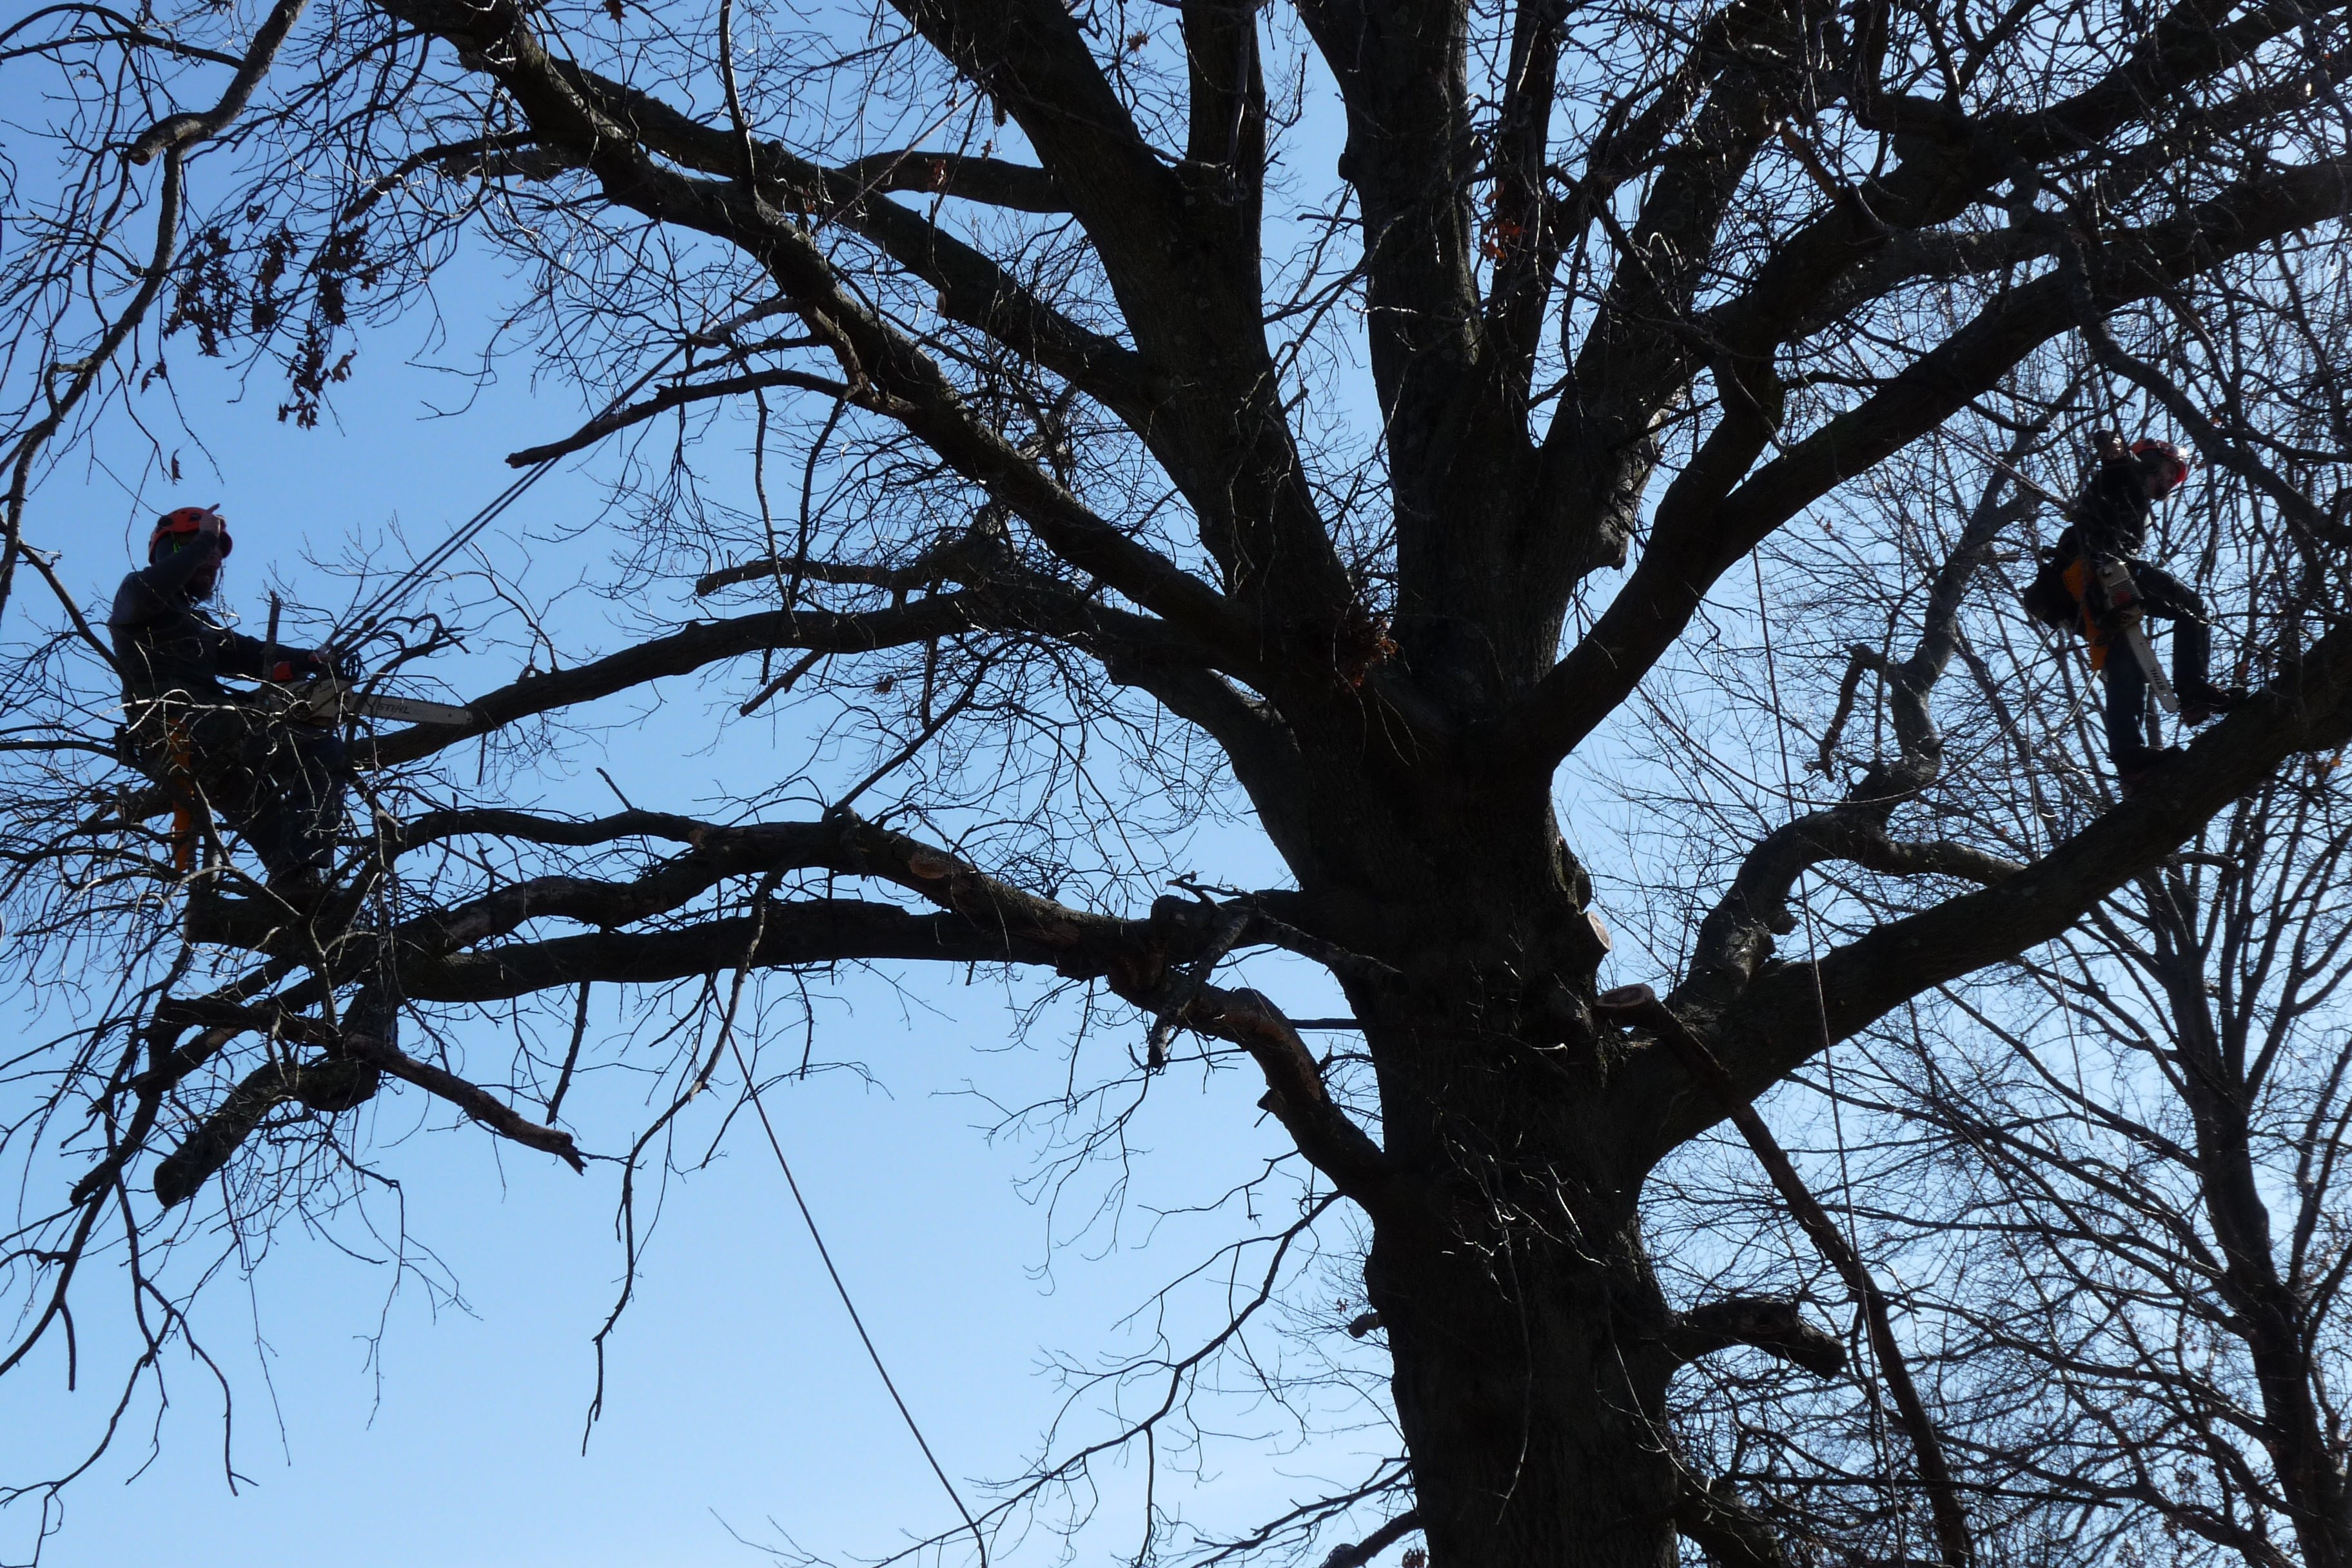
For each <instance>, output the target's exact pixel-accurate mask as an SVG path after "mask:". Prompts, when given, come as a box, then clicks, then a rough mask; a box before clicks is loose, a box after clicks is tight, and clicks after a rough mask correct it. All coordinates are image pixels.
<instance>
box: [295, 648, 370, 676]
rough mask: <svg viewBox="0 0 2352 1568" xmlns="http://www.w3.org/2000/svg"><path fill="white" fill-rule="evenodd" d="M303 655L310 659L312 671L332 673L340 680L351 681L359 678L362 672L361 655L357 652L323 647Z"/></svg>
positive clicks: (325, 673) (319, 673) (323, 673)
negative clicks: (345, 651) (344, 651)
mask: <svg viewBox="0 0 2352 1568" xmlns="http://www.w3.org/2000/svg"><path fill="white" fill-rule="evenodd" d="M303 657H304V658H308V659H309V660H310V664H311V668H312V673H314V674H317V675H332V676H333V677H334V678H335V679H338V680H341V681H345V682H350V681H355V680H357V679H359V678H360V676H361V674H362V670H361V668H360V656H359V655H357V654H355V653H343V652H341V651H340V650H338V649H335V648H331V647H322V648H314V649H312V650H311V651H310V653H308V654H306V655H304V656H303Z"/></svg>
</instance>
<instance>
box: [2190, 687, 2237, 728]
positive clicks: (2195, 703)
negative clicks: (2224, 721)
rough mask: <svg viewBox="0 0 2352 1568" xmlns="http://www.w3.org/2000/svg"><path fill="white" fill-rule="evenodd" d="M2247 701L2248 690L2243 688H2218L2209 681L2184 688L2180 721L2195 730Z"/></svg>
mask: <svg viewBox="0 0 2352 1568" xmlns="http://www.w3.org/2000/svg"><path fill="white" fill-rule="evenodd" d="M2244 700H2246V689H2245V688H2244V687H2242V686H2216V685H2214V684H2213V683H2212V682H2211V681H2210V680H2209V681H2207V682H2205V683H2204V684H2203V685H2201V686H2193V687H2184V688H2182V689H2181V691H2180V721H2181V722H2182V723H2184V724H2186V725H2188V726H2189V728H2190V729H2192V730H2193V729H2195V728H2196V727H2197V726H2198V725H2200V724H2202V723H2204V722H2205V721H2208V720H2210V719H2211V718H2212V717H2213V715H2215V714H2216V713H2227V712H2228V711H2229V710H2231V709H2232V708H2235V707H2236V706H2237V705H2238V704H2239V703H2241V702H2243V701H2244Z"/></svg>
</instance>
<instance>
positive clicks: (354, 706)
mask: <svg viewBox="0 0 2352 1568" xmlns="http://www.w3.org/2000/svg"><path fill="white" fill-rule="evenodd" d="M261 700H262V703H263V705H264V706H265V707H267V708H268V710H269V714H270V717H271V718H273V719H278V720H281V721H284V722H286V723H289V724H310V725H316V726H320V727H321V728H325V727H330V726H333V725H337V724H341V722H343V721H345V720H347V719H382V720H387V721H391V722H393V723H395V724H455V725H466V724H471V723H472V722H473V721H474V710H472V709H470V708H459V707H457V706H454V705H453V704H451V703H447V702H427V701H425V700H422V699H420V698H415V697H393V696H389V695H387V694H385V693H383V692H381V691H364V690H362V689H360V688H358V687H356V686H353V685H352V683H351V682H350V681H348V680H345V679H342V678H341V677H340V676H334V675H321V676H319V677H317V678H315V679H310V680H304V681H299V682H298V681H269V682H266V683H265V684H264V685H263V686H262V688H261Z"/></svg>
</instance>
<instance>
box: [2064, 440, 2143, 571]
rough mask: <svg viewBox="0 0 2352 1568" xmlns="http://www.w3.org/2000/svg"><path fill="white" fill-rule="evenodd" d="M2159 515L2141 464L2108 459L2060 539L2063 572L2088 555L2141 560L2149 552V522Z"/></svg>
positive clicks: (2128, 459) (2085, 490) (2086, 487)
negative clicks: (2078, 557) (2149, 496)
mask: <svg viewBox="0 0 2352 1568" xmlns="http://www.w3.org/2000/svg"><path fill="white" fill-rule="evenodd" d="M2155 510H2156V502H2154V501H2153V500H2149V499H2148V494H2147V474H2146V471H2145V470H2144V469H2142V468H2140V466H2139V459H2138V458H2136V457H2131V456H2125V457H2121V458H2105V459H2104V460H2103V461H2102V462H2101V463H2100V464H2099V471H2098V472H2097V473H2095V474H2093V475H2092V476H2091V482H2090V483H2089V484H2087V485H2084V487H2083V493H2082V495H2081V496H2080V497H2079V498H2077V499H2076V500H2075V502H2074V521H2073V522H2072V523H2071V524H2069V525H2068V526H2067V529H2066V531H2064V532H2063V533H2061V534H2060V535H2059V536H2058V563H2059V564H2060V565H2061V566H2062V567H2063V565H2064V564H2065V563H2068V562H2070V561H2072V560H2074V558H2075V557H2076V556H2078V555H2083V554H2085V553H2087V554H2090V555H2092V556H2094V557H2096V556H2101V555H2106V556H2112V557H2114V558H2115V559H2116V560H2119V561H2134V560H2137V559H2138V557H2139V552H2141V550H2143V549H2145V548H2146V547H2147V520H2148V518H2149V517H2150V515H2152V514H2153V513H2154V512H2155Z"/></svg>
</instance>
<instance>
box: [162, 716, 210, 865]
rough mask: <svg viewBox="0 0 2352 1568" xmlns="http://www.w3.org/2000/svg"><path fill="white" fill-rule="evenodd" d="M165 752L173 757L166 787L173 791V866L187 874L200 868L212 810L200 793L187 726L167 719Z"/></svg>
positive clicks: (164, 723) (194, 754) (164, 735)
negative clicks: (198, 849) (201, 846)
mask: <svg viewBox="0 0 2352 1568" xmlns="http://www.w3.org/2000/svg"><path fill="white" fill-rule="evenodd" d="M163 754H164V755H165V756H166V757H168V758H169V759H170V760H171V768H170V772H169V775H168V776H167V777H166V779H165V780H164V787H165V788H167V789H169V790H170V791H171V792H172V868H173V870H175V871H177V872H179V873H181V874H182V875H183V876H185V875H186V874H187V873H189V872H191V871H193V870H194V869H195V868H196V843H197V840H198V839H199V838H201V837H203V834H204V829H205V825H206V824H207V823H208V822H210V821H211V819H212V814H211V813H209V812H207V811H206V810H205V807H204V802H203V800H202V798H201V797H199V796H198V795H197V794H196V752H195V747H194V745H193V744H192V743H191V742H189V739H188V730H187V726H186V725H184V724H183V723H181V722H180V721H178V720H177V719H166V720H164V721H163Z"/></svg>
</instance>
